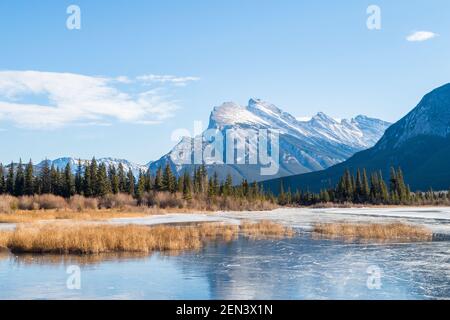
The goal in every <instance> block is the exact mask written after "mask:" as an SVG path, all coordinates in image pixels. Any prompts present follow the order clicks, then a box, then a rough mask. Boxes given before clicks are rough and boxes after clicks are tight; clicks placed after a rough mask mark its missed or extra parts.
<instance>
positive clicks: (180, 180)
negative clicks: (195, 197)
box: [176, 174, 184, 193]
mask: <svg viewBox="0 0 450 320" xmlns="http://www.w3.org/2000/svg"><path fill="white" fill-rule="evenodd" d="M176 185H177V186H176V189H177V192H178V193H183V189H184V174H182V175H180V176H179V177H178V179H177V183H176Z"/></svg>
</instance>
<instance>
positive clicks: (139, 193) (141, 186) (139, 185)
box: [136, 171, 145, 204]
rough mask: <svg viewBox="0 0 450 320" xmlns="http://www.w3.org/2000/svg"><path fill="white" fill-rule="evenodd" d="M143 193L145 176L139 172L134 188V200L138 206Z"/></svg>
mask: <svg viewBox="0 0 450 320" xmlns="http://www.w3.org/2000/svg"><path fill="white" fill-rule="evenodd" d="M144 193H145V175H144V174H143V173H142V171H139V179H138V183H137V187H136V198H137V199H138V202H139V204H141V203H142V198H143V197H144Z"/></svg>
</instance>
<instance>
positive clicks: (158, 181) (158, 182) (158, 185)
mask: <svg viewBox="0 0 450 320" xmlns="http://www.w3.org/2000/svg"><path fill="white" fill-rule="evenodd" d="M155 189H156V190H157V191H162V190H163V189H164V183H163V173H162V169H161V167H159V168H158V170H156V176H155Z"/></svg>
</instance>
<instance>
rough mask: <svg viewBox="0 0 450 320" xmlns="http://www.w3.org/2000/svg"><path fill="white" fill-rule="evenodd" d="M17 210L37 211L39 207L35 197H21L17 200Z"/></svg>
mask: <svg viewBox="0 0 450 320" xmlns="http://www.w3.org/2000/svg"><path fill="white" fill-rule="evenodd" d="M18 207H19V210H39V209H40V205H39V201H38V199H36V196H23V197H19V198H18Z"/></svg>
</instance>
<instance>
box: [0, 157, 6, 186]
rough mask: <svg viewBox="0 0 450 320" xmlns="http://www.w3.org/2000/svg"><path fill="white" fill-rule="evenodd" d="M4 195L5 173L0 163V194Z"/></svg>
mask: <svg viewBox="0 0 450 320" xmlns="http://www.w3.org/2000/svg"><path fill="white" fill-rule="evenodd" d="M4 193H6V181H5V171H4V168H3V164H1V163H0V194H4Z"/></svg>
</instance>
